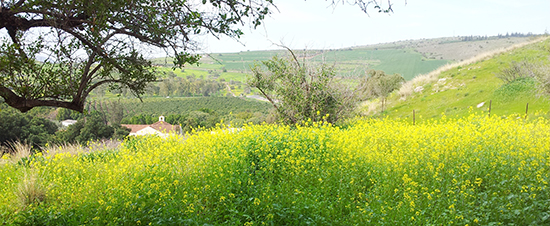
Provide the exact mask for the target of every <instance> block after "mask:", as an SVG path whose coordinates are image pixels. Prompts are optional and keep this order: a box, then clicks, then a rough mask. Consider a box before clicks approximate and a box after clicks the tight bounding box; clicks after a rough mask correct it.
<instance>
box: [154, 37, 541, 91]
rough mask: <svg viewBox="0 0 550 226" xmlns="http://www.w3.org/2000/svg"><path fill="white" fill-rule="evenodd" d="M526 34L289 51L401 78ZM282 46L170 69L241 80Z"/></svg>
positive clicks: (352, 72)
mask: <svg viewBox="0 0 550 226" xmlns="http://www.w3.org/2000/svg"><path fill="white" fill-rule="evenodd" d="M530 38H532V36H527V35H519V36H493V37H472V36H468V37H445V38H435V39H419V40H405V41H398V42H391V43H382V44H375V45H366V46H356V47H349V48H342V49H324V50H294V51H295V52H296V53H297V54H298V55H299V58H300V59H305V60H310V61H313V62H326V63H329V64H332V63H334V65H335V66H336V69H337V72H338V74H339V76H341V77H356V76H362V75H364V71H365V70H367V69H376V70H383V71H385V72H386V73H390V74H393V73H399V74H401V75H402V76H403V77H404V78H405V79H406V80H411V79H413V78H414V77H416V76H417V75H419V74H426V73H429V72H430V71H433V70H435V69H437V68H439V67H441V66H443V65H446V64H448V63H454V62H460V61H463V60H466V59H468V58H470V57H473V56H475V55H477V54H479V53H482V52H487V51H494V50H497V49H501V48H506V47H509V46H512V45H515V44H518V43H523V42H526V41H528V40H529V39H530ZM284 54H287V53H286V51H284V50H266V51H246V52H238V53H211V54H204V55H203V56H202V59H201V62H200V66H196V65H187V66H186V67H185V68H184V70H175V71H174V73H175V74H176V75H178V76H181V77H186V76H190V75H192V76H209V75H217V76H216V78H217V79H222V78H223V79H224V80H226V81H240V82H244V80H245V78H246V73H247V71H248V70H249V67H250V65H253V64H254V62H260V61H262V60H268V59H270V58H271V57H273V56H275V55H284ZM171 62H172V60H171V59H165V58H158V59H154V60H153V63H154V64H155V65H157V66H159V67H160V70H161V71H172V69H171V67H172V66H173V65H172V63H171Z"/></svg>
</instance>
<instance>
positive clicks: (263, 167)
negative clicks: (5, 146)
mask: <svg viewBox="0 0 550 226" xmlns="http://www.w3.org/2000/svg"><path fill="white" fill-rule="evenodd" d="M549 149H550V121H548V120H547V119H543V118H527V120H525V119H523V118H522V119H517V117H516V116H510V117H497V116H494V115H493V116H492V117H486V116H476V115H471V116H469V117H466V118H461V119H453V120H447V119H445V117H442V119H441V120H439V121H424V122H421V123H418V122H417V124H416V125H412V124H411V123H410V122H405V121H395V120H390V119H383V120H375V119H365V120H358V121H356V122H354V123H353V125H352V126H349V127H348V128H339V127H334V126H331V125H327V124H315V125H312V126H306V127H295V128H291V127H288V126H282V125H255V126H248V127H245V128H244V129H243V130H241V131H238V132H235V131H233V132H230V131H229V130H224V129H223V128H220V129H218V130H215V131H213V132H207V131H204V132H199V133H197V134H195V135H191V136H189V137H187V138H186V140H184V139H183V138H182V137H175V136H174V137H170V138H168V139H165V140H164V139H162V138H159V137H141V138H136V139H129V140H127V141H125V142H124V143H123V144H122V145H121V147H120V148H115V149H103V150H99V151H95V152H75V151H73V152H66V153H63V151H64V150H66V149H56V148H53V149H50V150H49V151H46V152H45V153H43V154H38V155H35V156H32V157H25V158H21V159H19V158H20V157H19V158H17V157H16V156H4V157H2V161H3V164H1V165H0V181H3V182H4V183H2V184H0V216H1V217H0V219H1V220H0V224H13V223H20V224H26V225H40V224H46V225H55V224H64V225H66V224H70V225H76V224H92V225H104V224H128V225H139V224H142V225H146V224H153V225H166V224H183V225H203V224H214V225H217V224H230V225H238V224H240V225H242V224H245V225H262V224H268V225H305V224H315V225H326V224H336V225H352V224H359V225H365V224H376V225H440V224H452V225H466V224H468V225H490V224H500V223H502V224H517V225H528V224H538V225H542V224H548V223H550V209H549V208H548V206H550V192H548V189H549V188H548V182H549V180H550V167H549V161H550V153H549V152H548V150H549ZM67 151H68V150H67Z"/></svg>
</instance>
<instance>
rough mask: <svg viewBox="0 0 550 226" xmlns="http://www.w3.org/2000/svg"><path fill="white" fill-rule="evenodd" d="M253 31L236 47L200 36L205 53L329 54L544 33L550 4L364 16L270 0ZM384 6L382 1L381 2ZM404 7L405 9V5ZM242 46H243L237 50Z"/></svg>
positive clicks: (311, 0) (411, 8)
mask: <svg viewBox="0 0 550 226" xmlns="http://www.w3.org/2000/svg"><path fill="white" fill-rule="evenodd" d="M273 2H274V3H275V5H276V6H277V7H278V9H279V12H277V11H274V12H273V13H272V14H271V16H270V17H268V18H267V19H266V20H265V21H264V24H263V26H260V27H258V28H257V29H256V30H254V29H252V28H250V27H249V26H248V25H246V26H245V27H244V28H242V30H243V32H244V33H245V34H244V35H243V36H242V37H241V39H240V42H242V44H240V43H239V42H237V41H235V40H232V39H229V38H222V39H220V40H217V39H216V38H213V37H211V36H205V37H202V39H201V41H202V43H203V51H202V52H205V53H219V52H239V51H247V50H251V51H252V50H268V49H278V47H277V46H275V45H273V44H272V43H273V42H275V43H278V44H280V43H281V42H282V43H283V44H285V45H287V46H289V47H290V48H293V49H304V48H307V49H334V48H345V47H351V46H358V45H368V44H377V43H387V42H393V41H399V40H408V39H422V38H438V37H452V36H469V35H487V36H493V35H498V34H506V33H507V32H510V33H512V32H521V33H528V32H532V33H535V34H542V33H545V31H548V30H550V0H407V1H405V0H392V4H393V10H394V13H391V14H389V15H388V14H380V13H377V12H376V11H375V10H374V9H372V10H370V11H369V15H370V16H369V15H366V14H365V13H363V12H362V11H361V10H360V8H359V7H357V6H351V5H349V4H346V5H341V4H340V5H338V6H337V7H336V8H335V9H333V8H332V7H331V6H330V4H329V2H327V1H325V0H306V1H304V0H274V1H273ZM383 2H384V3H385V2H386V1H383ZM405 3H406V4H405ZM243 44H244V45H243Z"/></svg>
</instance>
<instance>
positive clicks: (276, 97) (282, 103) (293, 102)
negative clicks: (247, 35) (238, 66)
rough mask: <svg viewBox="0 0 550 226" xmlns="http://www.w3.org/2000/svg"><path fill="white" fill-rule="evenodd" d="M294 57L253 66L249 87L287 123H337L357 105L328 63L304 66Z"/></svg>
mask: <svg viewBox="0 0 550 226" xmlns="http://www.w3.org/2000/svg"><path fill="white" fill-rule="evenodd" d="M287 50H288V51H289V52H290V54H291V56H292V57H288V58H281V57H278V56H275V57H273V58H272V59H271V60H267V61H262V65H263V67H262V65H260V64H255V65H254V66H253V67H251V70H252V74H253V75H252V77H251V78H250V79H249V80H248V81H247V83H248V85H249V86H250V87H253V88H257V89H258V90H259V91H260V93H261V94H262V95H263V96H264V97H265V98H266V99H267V100H269V102H271V104H272V105H273V107H274V108H275V110H276V112H277V116H278V118H279V119H281V120H282V121H283V122H284V123H287V124H296V123H301V122H303V121H307V120H312V121H323V120H326V121H328V122H331V123H334V122H336V121H337V120H339V119H340V118H342V117H343V116H344V115H346V114H347V113H348V112H350V110H351V109H352V108H353V107H354V106H355V103H354V102H355V99H354V96H355V95H354V94H355V91H354V90H351V89H347V88H343V87H341V86H339V84H337V83H336V82H335V79H336V77H335V73H334V68H333V67H332V66H329V65H327V64H325V63H323V64H321V65H318V66H311V65H306V64H305V62H304V63H300V62H299V61H298V59H297V58H296V56H295V54H294V53H293V52H292V51H291V50H290V49H288V48H287Z"/></svg>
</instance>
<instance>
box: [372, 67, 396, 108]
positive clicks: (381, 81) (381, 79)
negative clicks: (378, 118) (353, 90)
mask: <svg viewBox="0 0 550 226" xmlns="http://www.w3.org/2000/svg"><path fill="white" fill-rule="evenodd" d="M404 82H405V78H403V76H401V75H400V74H392V75H390V74H386V73H385V72H384V71H377V70H369V71H368V77H367V79H365V80H364V81H363V87H364V88H363V89H364V94H365V96H366V97H367V98H374V97H379V98H381V99H382V111H384V104H385V103H386V98H387V97H388V95H389V94H390V93H391V92H393V91H394V90H396V89H399V88H400V87H401V85H402V84H403V83H404Z"/></svg>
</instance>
